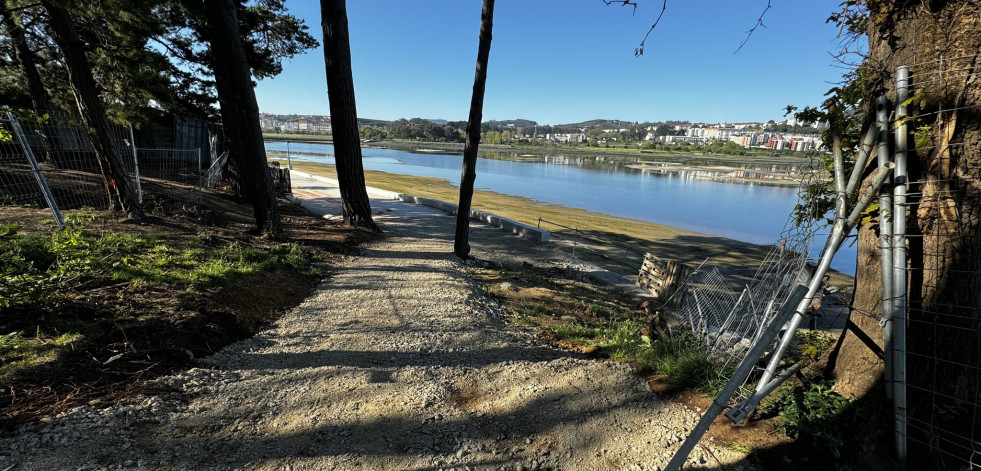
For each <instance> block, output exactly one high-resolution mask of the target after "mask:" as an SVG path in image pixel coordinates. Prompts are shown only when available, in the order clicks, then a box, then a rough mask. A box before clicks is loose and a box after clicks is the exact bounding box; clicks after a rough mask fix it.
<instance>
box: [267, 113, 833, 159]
mask: <svg viewBox="0 0 981 471" xmlns="http://www.w3.org/2000/svg"><path fill="white" fill-rule="evenodd" d="M260 124H261V126H262V130H263V132H267V133H283V134H313V135H318V134H320V135H329V134H331V124H330V117H329V116H311V115H274V114H261V115H260ZM358 124H359V126H360V128H361V137H362V139H364V140H381V139H404V140H420V141H440V142H463V139H464V135H463V133H464V132H465V129H466V124H467V123H466V122H465V121H446V120H438V119H422V118H412V119H408V120H407V119H400V120H396V121H382V120H371V119H359V120H358ZM826 127H827V125H826V123H813V124H812V123H799V122H797V120H796V119H794V118H790V119H788V120H786V121H779V122H776V121H772V120H771V121H768V122H765V123H762V122H744V123H691V122H685V121H666V122H657V123H651V122H645V123H637V122H628V121H619V120H591V121H585V122H581V123H570V124H559V125H547V124H544V125H543V124H538V123H536V122H534V121H530V120H524V119H515V120H507V121H488V122H484V123H482V124H481V133H482V136H481V142H484V143H487V144H532V145H534V144H559V145H575V146H591V147H625V148H626V147H640V148H659V147H661V148H675V149H677V148H679V147H681V148H684V147H686V146H706V145H712V146H721V147H723V148H727V149H728V150H729V151H735V150H736V149H740V148H742V149H749V148H758V149H772V150H777V151H793V152H803V151H820V150H822V145H823V142H822V138H821V134H820V133H821V131H822V130H823V129H825V128H826Z"/></svg>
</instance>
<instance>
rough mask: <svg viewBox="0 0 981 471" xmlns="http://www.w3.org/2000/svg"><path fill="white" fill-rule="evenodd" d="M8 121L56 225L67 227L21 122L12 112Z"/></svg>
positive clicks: (8, 113) (8, 116)
mask: <svg viewBox="0 0 981 471" xmlns="http://www.w3.org/2000/svg"><path fill="white" fill-rule="evenodd" d="M7 119H9V120H10V127H11V128H13V130H14V134H15V135H16V136H17V142H19V143H20V147H21V149H23V150H24V156H25V157H27V162H28V163H29V164H30V165H31V170H32V171H33V172H34V179H35V180H37V184H38V186H40V187H41V194H42V195H44V200H45V201H47V203H48V209H50V210H51V214H52V215H53V216H54V220H55V223H57V224H58V227H65V220H64V219H63V218H62V217H61V209H59V208H58V201H57V200H55V197H54V194H52V193H51V188H50V187H49V186H48V180H47V179H45V178H44V174H43V173H41V166H40V165H38V163H37V158H36V157H34V151H33V150H32V149H31V145H30V143H28V142H27V137H26V136H24V130H23V129H21V127H20V121H17V117H16V116H14V113H13V112H12V111H8V112H7Z"/></svg>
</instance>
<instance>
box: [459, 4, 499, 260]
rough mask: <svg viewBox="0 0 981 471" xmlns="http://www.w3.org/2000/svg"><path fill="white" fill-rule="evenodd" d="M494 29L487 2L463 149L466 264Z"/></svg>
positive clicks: (462, 210) (463, 251) (462, 241)
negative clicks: (478, 149) (488, 61)
mask: <svg viewBox="0 0 981 471" xmlns="http://www.w3.org/2000/svg"><path fill="white" fill-rule="evenodd" d="M493 29H494V0H484V5H483V8H482V9H481V11H480V40H479V42H478V44H477V70H476V72H474V79H473V95H472V97H471V98H470V117H469V118H468V119H467V142H466V144H465V145H464V147H463V170H462V171H461V176H460V204H459V206H458V207H457V213H456V234H455V237H454V241H453V253H455V254H456V256H457V257H460V258H461V259H463V260H466V259H467V257H468V256H469V255H470V240H469V239H470V205H471V201H472V200H473V183H474V180H476V178H477V147H478V146H479V145H480V121H481V118H482V114H483V111H484V85H485V84H486V83H487V60H488V59H489V58H490V47H491V32H492V31H493Z"/></svg>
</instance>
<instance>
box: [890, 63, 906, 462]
mask: <svg viewBox="0 0 981 471" xmlns="http://www.w3.org/2000/svg"><path fill="white" fill-rule="evenodd" d="M909 84H910V79H909V67H900V68H899V69H898V70H897V71H896V122H897V123H899V127H898V129H896V175H895V183H896V185H895V187H894V188H893V202H892V203H893V227H892V234H893V242H892V246H893V270H894V271H893V277H892V278H893V304H894V306H893V309H894V310H895V311H894V315H895V317H894V320H893V323H892V327H893V332H892V344H893V354H892V355H893V373H892V378H893V387H894V388H895V391H894V392H893V407H894V409H895V419H896V457H897V458H899V459H900V460H905V459H906V422H907V417H906V289H907V288H906V184H907V181H906V178H907V175H906V169H907V162H906V159H907V156H906V150H907V142H906V138H907V132H908V129H907V126H906V113H907V110H906V105H905V103H904V102H905V101H906V95H907V94H908V93H909Z"/></svg>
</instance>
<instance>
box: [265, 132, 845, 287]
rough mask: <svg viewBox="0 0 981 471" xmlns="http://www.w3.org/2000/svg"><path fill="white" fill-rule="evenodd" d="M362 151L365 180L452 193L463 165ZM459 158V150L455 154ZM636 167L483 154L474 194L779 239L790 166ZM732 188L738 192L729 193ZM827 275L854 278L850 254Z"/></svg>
mask: <svg viewBox="0 0 981 471" xmlns="http://www.w3.org/2000/svg"><path fill="white" fill-rule="evenodd" d="M266 149H267V151H269V154H270V156H277V155H278V156H284V155H285V151H286V144H285V143H284V142H268V143H266ZM416 150H422V151H424V152H421V153H413V152H406V151H404V150H397V149H384V148H364V149H362V153H363V164H364V168H365V169H367V170H379V171H383V172H389V173H395V174H403V175H414V176H422V177H435V178H443V179H446V180H448V181H450V182H451V183H453V184H454V185H459V181H460V167H461V163H462V157H461V156H460V155H458V154H454V153H453V152H452V151H450V152H447V151H442V150H431V149H425V148H422V149H416ZM461 150H462V148H461ZM333 152H334V149H333V146H331V145H326V144H311V143H295V142H290V157H291V158H292V159H293V160H297V161H315V162H322V163H327V164H333V163H334V158H333ZM679 157H681V158H678V159H659V160H654V161H649V162H648V161H645V162H639V161H638V160H637V158H636V156H633V157H628V156H624V157H620V156H590V155H585V154H583V155H580V154H564V153H541V154H532V153H524V152H522V151H515V152H485V153H481V158H479V159H478V161H477V180H476V184H475V186H476V187H477V188H478V189H484V190H489V191H495V192H498V193H504V194H509V195H517V196H524V197H527V198H531V199H534V200H538V201H542V202H546V203H553V204H561V205H564V206H569V207H575V208H581V209H586V210H589V211H595V212H598V213H603V214H609V215H613V216H619V217H624V218H629V219H635V220H640V221H646V222H654V223H658V224H665V225H668V226H673V227H678V228H682V229H687V230H690V231H695V232H701V233H704V234H711V235H716V236H722V237H727V238H731V239H736V240H741V241H745V242H752V243H757V244H772V243H774V242H775V241H777V240H779V239H780V236H781V233H782V232H783V231H784V229H785V228H786V227H787V225H788V220H789V218H790V214H791V211H792V209H793V207H794V205H796V204H797V202H798V189H797V186H796V184H794V182H793V181H792V180H791V178H792V176H793V175H794V174H795V173H796V170H795V169H794V166H793V164H787V163H782V164H781V163H773V162H747V163H740V164H738V165H731V163H728V162H727V165H725V166H722V165H705V162H704V161H703V160H699V161H698V162H699V163H700V164H701V165H698V166H695V165H692V163H693V161H694V160H692V159H687V160H686V159H685V158H684V156H679ZM733 182H739V183H741V184H733ZM845 250H846V251H847V252H850V253H843V254H841V255H840V256H838V257H836V260H835V263H834V265H833V266H834V268H835V269H837V270H840V271H844V272H846V273H854V263H855V260H854V258H855V257H854V248H850V249H845Z"/></svg>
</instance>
